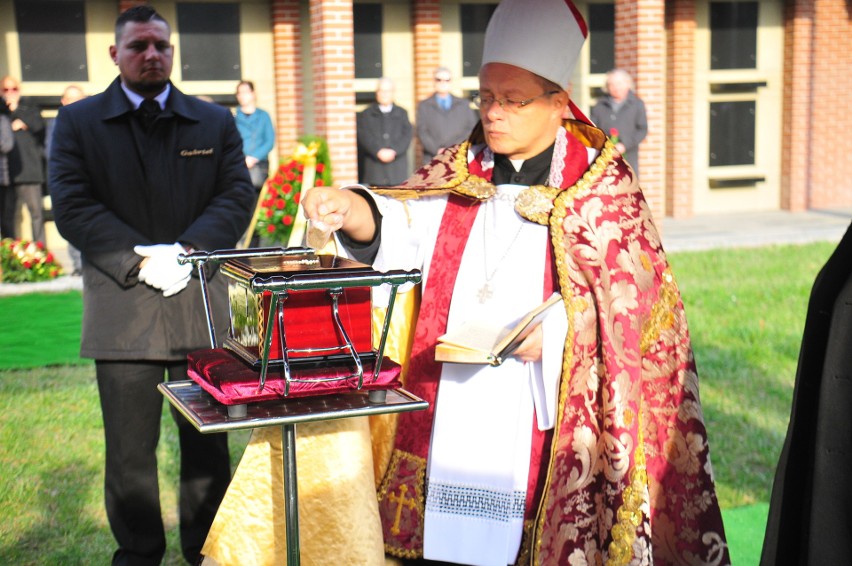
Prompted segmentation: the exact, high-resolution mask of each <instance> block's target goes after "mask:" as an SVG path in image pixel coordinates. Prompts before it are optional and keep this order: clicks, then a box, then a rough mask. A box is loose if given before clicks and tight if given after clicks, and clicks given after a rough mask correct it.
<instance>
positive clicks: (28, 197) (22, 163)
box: [0, 77, 45, 244]
mask: <svg viewBox="0 0 852 566" xmlns="http://www.w3.org/2000/svg"><path fill="white" fill-rule="evenodd" d="M3 94H4V95H5V97H6V103H7V104H8V106H9V111H10V112H11V114H10V115H9V119H10V120H11V121H12V131H13V132H14V133H15V146H14V147H13V148H12V151H11V152H10V153H9V158H8V159H9V174H10V175H11V177H12V185H13V187H14V191H6V195H5V197H6V199H5V202H4V203H3V207H2V210H3V219H2V220H0V225H2V226H3V235H4V236H8V237H11V238H19V237H20V234H18V233H17V230H16V229H15V226H14V219H15V212H16V209H17V203H19V202H23V203H24V204H25V205H26V206H27V210H29V213H30V220H31V226H32V240H33V241H34V242H41V243H42V244H44V243H45V238H44V207H43V206H42V202H41V199H42V185H44V120H43V119H42V117H41V113H40V112H39V110H38V108H35V107H34V106H27V105H26V104H21V84H20V82H18V80H17V79H16V78H14V77H3Z"/></svg>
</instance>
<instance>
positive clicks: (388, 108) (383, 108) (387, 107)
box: [379, 104, 393, 114]
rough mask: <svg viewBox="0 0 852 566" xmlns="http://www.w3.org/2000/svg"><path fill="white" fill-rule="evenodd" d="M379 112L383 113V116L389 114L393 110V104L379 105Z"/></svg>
mask: <svg viewBox="0 0 852 566" xmlns="http://www.w3.org/2000/svg"><path fill="white" fill-rule="evenodd" d="M379 110H381V111H382V114H387V113H388V112H390V111H391V110H393V104H379Z"/></svg>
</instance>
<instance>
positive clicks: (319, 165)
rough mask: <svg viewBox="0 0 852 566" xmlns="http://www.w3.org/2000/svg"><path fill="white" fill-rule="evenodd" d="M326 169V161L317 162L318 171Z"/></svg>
mask: <svg viewBox="0 0 852 566" xmlns="http://www.w3.org/2000/svg"><path fill="white" fill-rule="evenodd" d="M323 171H325V163H317V173H322V172H323Z"/></svg>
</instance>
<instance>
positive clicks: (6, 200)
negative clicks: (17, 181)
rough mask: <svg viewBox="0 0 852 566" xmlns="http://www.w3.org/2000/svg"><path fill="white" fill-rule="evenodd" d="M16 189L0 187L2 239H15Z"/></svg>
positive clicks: (0, 234)
mask: <svg viewBox="0 0 852 566" xmlns="http://www.w3.org/2000/svg"><path fill="white" fill-rule="evenodd" d="M17 203H18V197H17V196H16V195H15V187H13V186H11V185H0V238H14V237H15V205H16V204H17Z"/></svg>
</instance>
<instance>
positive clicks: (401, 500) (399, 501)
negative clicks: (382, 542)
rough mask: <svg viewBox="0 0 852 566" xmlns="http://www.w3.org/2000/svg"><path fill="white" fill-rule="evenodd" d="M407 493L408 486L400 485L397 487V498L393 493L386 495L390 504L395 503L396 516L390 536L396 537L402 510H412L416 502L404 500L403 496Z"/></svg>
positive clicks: (412, 499)
mask: <svg viewBox="0 0 852 566" xmlns="http://www.w3.org/2000/svg"><path fill="white" fill-rule="evenodd" d="M406 493H408V486H407V485H405V484H402V485H401V486H399V495H398V496H397V495H396V494H394V493H393V492H391V493H390V494H388V501H390V502H391V503H396V504H397V506H396V515H395V516H394V520H393V526H392V527H391V529H390V532H391V534H393V535H398V534H399V521H400V519H401V518H402V508H403V507H408V508H409V509H414V507H415V505H416V502H415V501H414V498H413V497H409V498H408V499H406V498H405V494H406Z"/></svg>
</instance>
